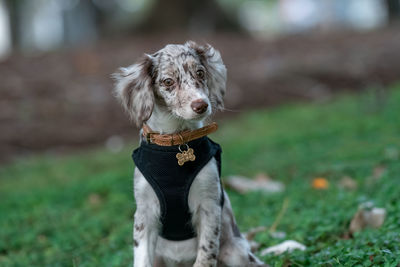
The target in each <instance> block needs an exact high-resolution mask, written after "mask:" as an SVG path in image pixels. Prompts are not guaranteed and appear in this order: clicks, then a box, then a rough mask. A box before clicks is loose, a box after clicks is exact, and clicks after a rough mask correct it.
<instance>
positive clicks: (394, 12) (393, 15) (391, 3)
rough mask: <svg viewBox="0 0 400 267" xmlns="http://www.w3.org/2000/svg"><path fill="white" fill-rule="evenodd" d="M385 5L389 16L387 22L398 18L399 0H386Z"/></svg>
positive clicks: (399, 12) (399, 16)
mask: <svg viewBox="0 0 400 267" xmlns="http://www.w3.org/2000/svg"><path fill="white" fill-rule="evenodd" d="M386 7H387V11H388V16H389V22H390V23H391V22H394V21H398V20H399V19H400V0H386Z"/></svg>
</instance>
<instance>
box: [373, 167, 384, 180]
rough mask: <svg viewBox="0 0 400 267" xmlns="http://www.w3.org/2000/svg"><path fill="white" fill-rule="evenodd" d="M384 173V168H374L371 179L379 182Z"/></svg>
mask: <svg viewBox="0 0 400 267" xmlns="http://www.w3.org/2000/svg"><path fill="white" fill-rule="evenodd" d="M385 172H386V167H385V166H382V165H379V166H376V167H375V168H374V169H373V171H372V178H374V179H375V180H380V179H381V178H382V176H383V175H384V174H385Z"/></svg>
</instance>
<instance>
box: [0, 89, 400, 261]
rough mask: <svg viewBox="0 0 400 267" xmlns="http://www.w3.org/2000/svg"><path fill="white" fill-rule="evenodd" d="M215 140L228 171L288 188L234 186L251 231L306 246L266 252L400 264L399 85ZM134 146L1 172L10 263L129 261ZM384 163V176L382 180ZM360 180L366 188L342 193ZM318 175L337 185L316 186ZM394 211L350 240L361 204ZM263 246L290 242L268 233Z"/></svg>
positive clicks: (238, 124)
mask: <svg viewBox="0 0 400 267" xmlns="http://www.w3.org/2000/svg"><path fill="white" fill-rule="evenodd" d="M212 138H213V139H214V140H215V141H217V142H219V143H220V144H221V145H222V148H223V151H224V153H223V176H228V175H232V174H240V175H246V176H250V177H251V176H253V175H255V174H257V173H259V172H265V173H268V174H269V175H270V176H271V177H272V178H273V179H275V180H279V181H282V182H283V183H285V185H286V190H285V191H284V192H282V193H274V194H265V193H260V192H255V193H249V194H246V195H241V194H239V193H236V192H233V191H230V190H228V193H229V195H230V198H231V201H232V205H233V207H234V211H235V214H236V218H237V221H238V224H239V226H240V228H241V230H242V231H246V230H248V229H250V228H252V227H256V226H261V225H263V226H267V227H270V226H271V225H272V224H273V223H274V222H275V221H276V219H277V216H278V214H279V213H280V211H281V209H282V204H283V202H284V201H285V199H287V201H288V202H287V203H288V207H287V210H286V212H285V214H284V216H283V217H282V220H280V221H279V224H278V225H277V230H278V231H283V232H285V233H286V237H285V239H293V240H296V241H298V242H300V243H303V244H305V245H306V246H307V250H305V251H295V252H293V253H290V254H288V253H286V254H283V255H280V256H273V255H271V256H267V257H263V259H264V260H266V261H267V262H268V263H269V264H271V265H272V266H286V265H287V264H288V263H291V264H292V265H293V266H342V265H343V266H399V263H400V163H399V151H400V87H399V86H397V87H395V88H393V89H392V90H391V91H390V92H389V95H388V97H387V99H386V102H384V103H382V102H377V101H375V98H374V95H373V94H372V93H365V94H363V95H359V96H343V97H339V98H337V99H335V100H333V101H331V102H329V103H323V104H322V103H320V104H295V105H294V104H293V105H287V106H284V107H279V108H276V109H272V110H258V111H252V112H245V113H243V114H241V115H238V117H235V118H234V119H231V120H227V121H224V122H223V123H221V127H220V130H219V132H218V133H216V134H214V135H213V136H212ZM133 148H134V145H129V146H128V147H127V148H126V149H125V150H123V151H122V152H120V153H118V154H113V153H111V152H109V151H107V150H105V149H96V150H93V151H88V152H82V153H79V154H77V155H69V156H62V157H60V156H51V155H47V156H46V155H45V156H37V157H32V158H29V159H21V160H18V161H16V162H14V163H12V164H8V165H7V166H3V167H1V168H0V177H1V178H0V266H107V267H108V266H130V265H131V262H132V253H131V251H132V231H131V228H132V217H133V213H134V200H133V197H132V179H131V173H132V171H133V167H134V166H133V164H132V161H131V158H130V154H131V150H132V149H133ZM377 167H378V168H380V170H383V171H382V174H381V175H379V176H377V175H374V174H373V173H374V169H376V168H377ZM343 176H350V177H351V178H352V179H354V180H355V181H356V182H357V183H358V187H357V189H354V190H346V189H342V188H340V187H339V186H338V185H339V180H340V179H341V178H342V177H343ZM315 177H324V178H326V179H327V180H328V181H329V185H330V186H329V188H328V189H326V190H316V189H314V188H313V187H312V186H311V182H312V180H313V178H315ZM366 201H372V202H374V203H375V205H376V206H378V207H383V208H385V209H386V211H387V218H386V220H385V223H384V225H383V226H382V227H381V228H380V229H367V230H364V231H362V232H359V233H356V234H355V235H354V237H353V238H350V239H348V238H347V239H346V238H343V237H344V234H345V233H346V232H347V229H348V226H349V222H350V220H351V218H352V216H353V215H354V213H355V212H356V211H357V207H358V205H359V204H360V203H363V202H366ZM256 240H257V241H258V242H260V243H261V244H262V248H264V247H268V246H271V245H274V244H277V243H280V242H282V241H283V239H279V238H274V237H272V236H271V235H270V234H269V232H268V231H266V232H264V233H260V234H259V235H257V237H256Z"/></svg>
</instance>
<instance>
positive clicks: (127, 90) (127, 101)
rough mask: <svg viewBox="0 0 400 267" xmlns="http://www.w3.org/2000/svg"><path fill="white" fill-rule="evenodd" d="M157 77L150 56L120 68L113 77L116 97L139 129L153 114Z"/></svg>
mask: <svg viewBox="0 0 400 267" xmlns="http://www.w3.org/2000/svg"><path fill="white" fill-rule="evenodd" d="M155 76H156V74H155V70H154V64H153V57H152V56H150V55H145V56H144V57H143V58H142V59H141V60H140V61H139V62H138V63H136V64H134V65H132V66H129V67H127V68H120V69H119V71H118V72H116V73H114V74H113V75H112V77H113V79H114V80H115V88H114V93H115V96H116V97H117V98H118V99H119V100H120V102H121V104H122V106H123V107H124V108H125V110H126V111H127V112H128V114H129V116H130V118H131V119H132V120H133V121H134V122H135V124H136V125H137V126H138V127H141V126H142V124H143V122H145V121H146V120H148V119H149V118H150V116H151V113H152V112H153V106H154V93H153V81H154V77H155Z"/></svg>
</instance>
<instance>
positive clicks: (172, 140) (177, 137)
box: [142, 122, 218, 146]
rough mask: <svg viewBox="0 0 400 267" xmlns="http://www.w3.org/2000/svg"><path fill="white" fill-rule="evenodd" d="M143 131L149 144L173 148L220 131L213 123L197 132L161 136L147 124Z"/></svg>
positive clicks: (188, 131)
mask: <svg viewBox="0 0 400 267" xmlns="http://www.w3.org/2000/svg"><path fill="white" fill-rule="evenodd" d="M142 129H143V137H144V138H145V139H146V140H147V142H149V143H153V144H156V145H159V146H173V145H183V144H186V143H187V142H190V141H192V140H195V139H198V138H200V137H203V136H206V135H208V134H210V133H213V132H215V131H216V130H217V129H218V124H217V123H215V122H213V123H211V124H210V125H207V126H204V127H202V128H199V129H196V130H192V131H190V130H187V131H182V132H179V133H174V134H160V133H158V132H154V131H153V130H152V129H151V128H150V127H149V126H148V125H147V124H143V127H142Z"/></svg>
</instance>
